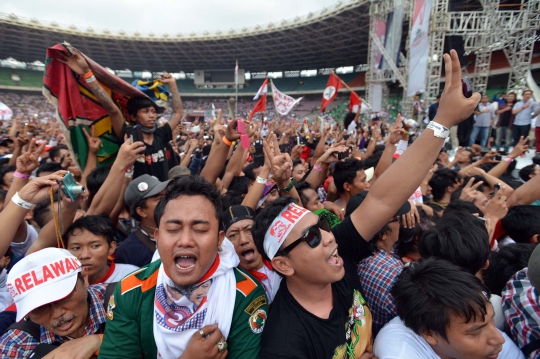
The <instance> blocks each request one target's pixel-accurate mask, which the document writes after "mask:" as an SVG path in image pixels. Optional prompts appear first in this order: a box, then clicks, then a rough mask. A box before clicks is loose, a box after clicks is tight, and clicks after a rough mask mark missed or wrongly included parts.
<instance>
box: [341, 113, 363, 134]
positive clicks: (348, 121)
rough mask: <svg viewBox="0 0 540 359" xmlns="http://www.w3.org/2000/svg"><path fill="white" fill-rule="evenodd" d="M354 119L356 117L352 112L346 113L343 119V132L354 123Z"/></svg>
mask: <svg viewBox="0 0 540 359" xmlns="http://www.w3.org/2000/svg"><path fill="white" fill-rule="evenodd" d="M358 111H360V109H358ZM355 117H356V113H354V112H348V113H347V114H346V115H345V118H344V119H343V128H345V130H347V129H348V128H349V125H350V124H351V122H353V121H354V118H355Z"/></svg>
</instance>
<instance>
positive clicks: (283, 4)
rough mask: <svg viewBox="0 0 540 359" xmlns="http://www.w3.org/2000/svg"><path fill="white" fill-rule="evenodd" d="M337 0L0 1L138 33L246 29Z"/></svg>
mask: <svg viewBox="0 0 540 359" xmlns="http://www.w3.org/2000/svg"><path fill="white" fill-rule="evenodd" d="M336 3H337V0H230V1H223V0H189V1H188V0H176V1H175V0H160V1H149V0H91V1H81V0H47V1H45V0H0V12H2V13H7V14H11V13H13V14H15V15H18V16H21V17H26V18H36V19H38V20H43V21H56V22H57V23H58V24H61V25H71V24H73V25H75V26H77V27H78V28H82V29H86V28H88V27H92V28H93V29H94V30H103V29H108V30H110V31H112V32H118V31H120V30H124V31H126V32H129V33H132V32H135V31H138V32H140V33H150V32H153V33H154V34H156V35H160V34H163V33H169V34H171V35H173V34H176V33H178V32H181V33H185V34H188V33H191V32H196V33H202V32H203V31H205V30H207V31H216V30H224V31H225V30H230V29H231V28H234V29H241V28H242V27H244V26H246V27H250V26H254V25H256V24H266V23H269V22H277V21H280V20H283V19H292V18H294V17H296V16H302V15H306V14H308V13H309V12H311V11H317V10H321V9H322V8H323V7H326V6H331V5H333V4H336Z"/></svg>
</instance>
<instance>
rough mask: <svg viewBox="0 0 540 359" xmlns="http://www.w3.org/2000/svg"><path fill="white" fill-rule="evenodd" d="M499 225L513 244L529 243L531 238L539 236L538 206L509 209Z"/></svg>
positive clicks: (539, 207) (539, 214) (539, 209)
mask: <svg viewBox="0 0 540 359" xmlns="http://www.w3.org/2000/svg"><path fill="white" fill-rule="evenodd" d="M501 224H502V226H503V228H504V231H505V232H506V234H507V235H508V236H509V237H510V238H512V239H513V240H514V241H515V242H517V243H530V239H531V237H532V236H534V235H536V234H540V206H514V207H510V208H509V209H508V213H507V214H506V216H505V217H504V218H503V219H501ZM539 240H540V238H539Z"/></svg>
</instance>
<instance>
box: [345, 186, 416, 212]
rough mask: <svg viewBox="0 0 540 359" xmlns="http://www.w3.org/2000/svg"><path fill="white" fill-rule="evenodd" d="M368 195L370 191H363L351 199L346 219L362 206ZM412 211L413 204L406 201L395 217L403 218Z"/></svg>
mask: <svg viewBox="0 0 540 359" xmlns="http://www.w3.org/2000/svg"><path fill="white" fill-rule="evenodd" d="M368 193H369V192H368V191H361V192H359V193H357V194H355V195H354V196H352V197H351V198H350V199H349V203H347V208H346V210H345V217H349V216H350V215H351V214H352V213H353V212H354V211H355V210H356V209H357V208H358V207H359V206H360V204H362V202H364V199H365V198H366V196H367V194H368ZM410 211H411V204H410V203H409V201H405V203H403V205H402V206H401V207H400V208H399V209H398V211H397V213H396V214H395V215H394V217H395V216H401V215H402V214H405V213H409V212H410Z"/></svg>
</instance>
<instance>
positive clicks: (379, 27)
mask: <svg viewBox="0 0 540 359" xmlns="http://www.w3.org/2000/svg"><path fill="white" fill-rule="evenodd" d="M373 31H374V32H375V34H376V35H377V38H378V39H379V41H380V42H381V44H384V42H385V38H386V22H384V21H382V20H377V19H375V20H373ZM371 41H373V40H371ZM373 49H374V51H373V58H372V59H371V63H372V64H373V71H376V70H377V69H379V67H380V66H381V60H382V58H383V54H382V52H381V51H380V50H379V48H378V47H377V45H375V44H373Z"/></svg>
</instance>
